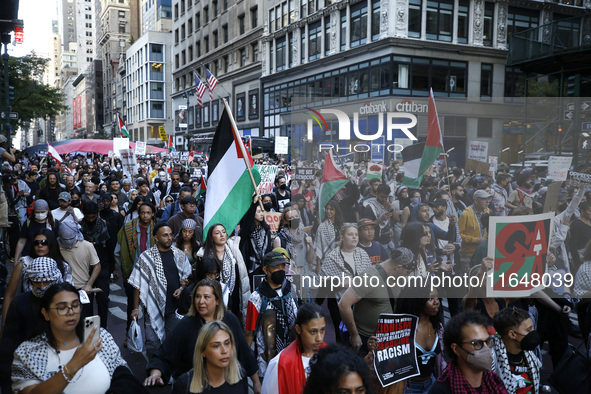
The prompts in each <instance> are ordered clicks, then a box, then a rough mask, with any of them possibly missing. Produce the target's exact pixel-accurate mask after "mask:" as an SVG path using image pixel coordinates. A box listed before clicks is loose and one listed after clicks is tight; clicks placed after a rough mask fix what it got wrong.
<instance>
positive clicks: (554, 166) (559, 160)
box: [547, 156, 573, 182]
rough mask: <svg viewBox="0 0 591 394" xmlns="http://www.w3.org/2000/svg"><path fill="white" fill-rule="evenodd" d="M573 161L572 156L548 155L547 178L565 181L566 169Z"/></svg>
mask: <svg viewBox="0 0 591 394" xmlns="http://www.w3.org/2000/svg"><path fill="white" fill-rule="evenodd" d="M572 161H573V157H572V156H550V158H549V159H548V176H547V178H548V179H553V180H554V181H556V182H563V181H566V176H567V175H568V169H569V168H570V164H571V162H572Z"/></svg>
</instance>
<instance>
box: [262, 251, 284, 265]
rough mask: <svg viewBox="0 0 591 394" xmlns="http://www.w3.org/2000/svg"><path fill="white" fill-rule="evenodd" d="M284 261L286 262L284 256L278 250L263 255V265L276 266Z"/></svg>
mask: <svg viewBox="0 0 591 394" xmlns="http://www.w3.org/2000/svg"><path fill="white" fill-rule="evenodd" d="M285 263H287V261H286V260H285V256H284V255H282V254H281V253H279V252H269V253H267V254H266V255H265V257H263V265H264V266H265V267H276V266H278V265H280V264H285Z"/></svg>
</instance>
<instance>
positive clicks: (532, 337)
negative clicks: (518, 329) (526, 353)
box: [519, 330, 542, 350]
mask: <svg viewBox="0 0 591 394" xmlns="http://www.w3.org/2000/svg"><path fill="white" fill-rule="evenodd" d="M541 342H542V338H540V334H539V333H538V331H537V330H532V331H530V332H529V333H528V334H527V335H526V336H524V337H523V339H522V340H521V342H519V345H520V346H521V349H522V350H534V349H535V348H536V347H538V346H539V345H540V343H541Z"/></svg>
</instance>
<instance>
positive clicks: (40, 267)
mask: <svg viewBox="0 0 591 394" xmlns="http://www.w3.org/2000/svg"><path fill="white" fill-rule="evenodd" d="M25 277H26V278H27V281H28V282H29V283H30V282H51V283H50V284H48V285H47V286H45V287H43V288H38V287H36V286H33V285H32V284H31V290H32V293H33V295H34V296H35V297H39V298H41V297H43V295H44V294H45V291H46V290H47V289H48V288H49V286H51V285H53V284H55V283H61V282H63V279H62V273H61V272H60V270H59V268H58V267H57V263H56V262H55V260H54V259H52V258H50V257H37V258H36V259H34V260H33V261H32V262H31V264H29V265H28V266H27V267H26V276H25Z"/></svg>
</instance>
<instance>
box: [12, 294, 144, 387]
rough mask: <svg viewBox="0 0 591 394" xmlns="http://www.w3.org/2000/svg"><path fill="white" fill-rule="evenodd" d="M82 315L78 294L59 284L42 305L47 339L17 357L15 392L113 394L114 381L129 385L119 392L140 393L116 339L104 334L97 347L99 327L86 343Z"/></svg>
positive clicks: (25, 345)
mask: <svg viewBox="0 0 591 394" xmlns="http://www.w3.org/2000/svg"><path fill="white" fill-rule="evenodd" d="M81 311H82V304H81V303H80V297H79V295H78V291H77V290H76V288H75V287H74V286H72V285H71V284H69V283H58V284H54V285H52V286H50V287H49V289H47V291H46V292H45V294H44V296H43V298H42V300H41V313H42V315H43V318H44V320H45V322H44V323H45V330H44V333H43V334H41V335H39V336H36V337H34V338H32V339H31V340H29V341H26V342H23V343H22V344H21V345H20V346H19V347H18V348H17V349H16V351H15V353H14V361H13V362H12V391H13V392H19V393H21V394H37V393H42V394H52V393H56V394H57V393H66V394H67V393H82V392H83V393H85V394H92V393H97V394H99V393H100V394H103V393H105V392H109V393H111V392H112V391H113V390H111V389H110V387H111V384H112V378H113V377H114V375H117V378H118V379H119V378H123V379H125V383H122V382H121V381H120V382H119V383H118V384H117V390H116V391H118V392H120V390H121V388H122V385H125V386H126V390H127V391H126V392H137V391H136V390H137V388H141V386H140V385H139V382H137V379H135V378H134V377H133V375H132V374H131V371H129V369H128V368H126V367H127V363H126V362H125V360H124V359H123V358H122V357H121V352H120V351H119V348H118V347H117V345H116V344H115V341H114V340H113V337H112V336H111V334H109V333H108V332H107V331H106V330H104V329H100V333H99V334H100V335H99V336H100V337H99V339H98V340H97V341H96V342H94V343H93V341H92V339H93V337H94V333H95V332H96V330H98V329H99V327H97V326H95V327H94V328H93V329H92V330H91V331H90V333H89V336H88V339H87V340H86V341H84V340H83V324H82V322H81V321H80V312H81ZM97 355H98V357H97ZM113 383H114V382H113ZM130 383H131V386H130V385H129V384H130ZM132 386H133V387H132ZM113 387H115V384H113ZM134 387H135V389H134Z"/></svg>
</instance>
